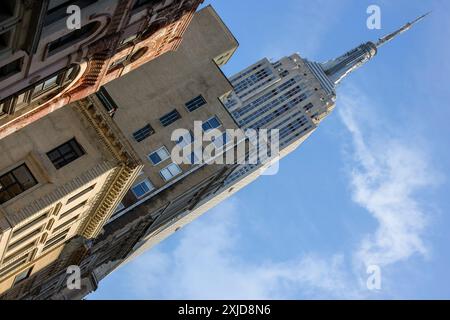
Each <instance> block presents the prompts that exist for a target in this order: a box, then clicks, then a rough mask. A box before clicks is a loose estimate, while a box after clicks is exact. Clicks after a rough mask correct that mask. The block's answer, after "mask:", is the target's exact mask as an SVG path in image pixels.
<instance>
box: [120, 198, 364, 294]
mask: <svg viewBox="0 0 450 320" xmlns="http://www.w3.org/2000/svg"><path fill="white" fill-rule="evenodd" d="M238 206H239V200H237V198H234V199H232V200H228V201H227V202H225V203H223V204H221V205H220V206H219V207H218V208H216V209H213V210H212V212H211V213H208V215H209V216H208V217H205V218H204V219H201V220H199V221H196V222H194V223H193V224H192V225H190V226H189V228H187V229H186V230H184V233H183V234H182V236H181V239H180V240H179V243H178V244H177V246H176V248H175V249H174V250H173V251H169V250H167V251H164V252H163V251H162V250H161V249H160V248H155V249H153V250H150V251H149V252H147V253H145V254H144V255H143V256H142V257H140V258H139V259H136V260H135V261H133V262H131V263H130V265H129V266H128V267H127V269H126V270H127V273H129V275H130V276H129V279H128V281H133V283H132V284H131V285H132V287H133V288H134V290H136V296H138V297H145V298H157V299H279V298H280V299H281V298H285V299H289V298H294V297H298V295H301V296H304V297H307V298H342V297H357V293H356V291H351V290H349V285H348V283H347V282H348V279H347V276H348V275H347V274H346V272H344V271H343V270H345V268H344V258H343V256H341V255H338V254H336V255H334V256H332V257H325V258H324V257H320V256H317V255H309V256H304V257H302V258H300V259H293V260H291V261H286V262H273V261H264V262H262V263H258V262H252V261H249V259H246V257H242V256H240V255H239V253H238V252H237V250H238V248H239V241H240V240H239V241H238V237H239V235H237V234H236V232H237V231H238V230H240V228H239V227H238V226H237V224H236V220H237V214H238V210H237V208H238ZM127 278H128V277H127Z"/></svg>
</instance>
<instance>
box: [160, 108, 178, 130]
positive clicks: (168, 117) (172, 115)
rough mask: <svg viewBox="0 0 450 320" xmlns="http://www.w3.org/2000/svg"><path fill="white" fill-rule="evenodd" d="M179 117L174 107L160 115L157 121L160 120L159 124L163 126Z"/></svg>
mask: <svg viewBox="0 0 450 320" xmlns="http://www.w3.org/2000/svg"><path fill="white" fill-rule="evenodd" d="M180 118H181V116H180V114H179V113H178V111H177V110H176V109H174V110H172V111H171V112H169V113H168V114H166V115H164V116H162V117H161V118H160V119H159V121H160V122H161V124H162V125H163V126H164V127H167V126H168V125H170V124H172V123H174V122H175V121H177V120H178V119H180Z"/></svg>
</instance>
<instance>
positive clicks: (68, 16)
mask: <svg viewBox="0 0 450 320" xmlns="http://www.w3.org/2000/svg"><path fill="white" fill-rule="evenodd" d="M201 2H202V0H157V1H154V0H71V1H68V0H66V1H64V0H40V1H29V0H20V1H16V0H5V1H2V4H1V5H0V17H1V21H0V139H1V138H3V137H5V136H7V135H9V134H11V133H13V132H15V131H17V130H19V129H20V128H23V127H24V126H26V125H28V124H30V123H32V122H34V121H36V120H38V119H40V118H42V117H44V116H45V115H47V114H49V113H50V112H52V111H54V110H56V109H58V108H60V107H62V106H64V105H67V104H69V103H71V102H74V101H77V100H79V99H81V98H84V97H87V96H88V95H89V94H92V93H94V92H96V91H97V90H98V89H99V87H100V86H101V85H103V84H105V83H107V82H109V81H111V80H113V79H116V78H118V77H121V76H122V75H124V74H126V73H128V72H129V71H131V70H134V69H136V68H138V67H139V66H141V65H142V64H144V63H146V62H148V61H151V60H152V59H154V58H156V57H158V56H160V55H162V54H164V53H166V52H169V51H172V50H176V49H177V48H178V46H179V44H180V42H181V39H182V36H183V34H184V32H185V30H186V28H187V26H188V25H189V22H190V20H191V19H192V16H193V14H194V12H195V10H196V9H197V7H198V5H199V4H200V3H201ZM74 5H75V6H76V8H79V17H80V19H79V22H80V25H79V26H78V27H79V28H76V29H71V28H72V27H71V24H72V21H73V19H74V18H72V17H73V15H77V13H78V11H73V10H74V9H73V6H74ZM71 6H72V7H71ZM68 21H70V23H69V24H68ZM69 26H70V29H69Z"/></svg>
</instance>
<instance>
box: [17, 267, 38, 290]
mask: <svg viewBox="0 0 450 320" xmlns="http://www.w3.org/2000/svg"><path fill="white" fill-rule="evenodd" d="M31 270H33V268H32V267H31V268H28V269H26V270H24V271H22V272H21V273H19V274H18V275H17V276H16V277H15V278H14V284H13V286H15V285H16V284H18V283H20V282H22V281H23V280H25V279H28V278H29V277H30V274H31Z"/></svg>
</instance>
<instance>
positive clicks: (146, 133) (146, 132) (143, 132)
mask: <svg viewBox="0 0 450 320" xmlns="http://www.w3.org/2000/svg"><path fill="white" fill-rule="evenodd" d="M154 133H155V130H153V128H152V126H151V125H149V124H148V125H146V126H145V127H143V128H142V129H139V130H138V131H136V132H135V133H133V138H134V140H136V141H137V142H141V141H142V140H144V139H146V138H148V137H150V136H151V135H152V134H154Z"/></svg>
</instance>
